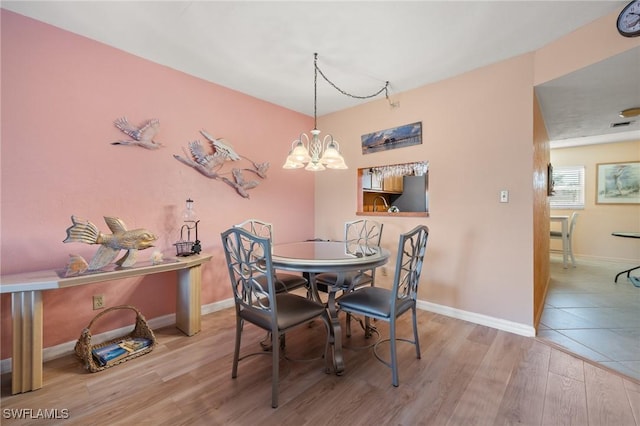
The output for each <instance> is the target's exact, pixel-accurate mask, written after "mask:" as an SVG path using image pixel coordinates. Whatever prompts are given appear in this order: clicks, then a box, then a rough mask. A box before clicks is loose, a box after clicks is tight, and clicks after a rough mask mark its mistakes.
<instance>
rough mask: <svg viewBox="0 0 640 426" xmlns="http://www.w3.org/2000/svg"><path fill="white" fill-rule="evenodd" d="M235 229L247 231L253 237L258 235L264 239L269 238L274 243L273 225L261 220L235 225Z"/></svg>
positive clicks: (250, 220) (246, 221)
mask: <svg viewBox="0 0 640 426" xmlns="http://www.w3.org/2000/svg"><path fill="white" fill-rule="evenodd" d="M233 227H234V228H242V229H246V230H247V231H249V232H251V233H252V234H253V235H257V236H259V237H262V238H269V239H270V240H272V241H273V225H272V224H270V223H267V222H263V221H261V220H259V219H248V220H245V221H244V222H242V223H239V224H237V225H233Z"/></svg>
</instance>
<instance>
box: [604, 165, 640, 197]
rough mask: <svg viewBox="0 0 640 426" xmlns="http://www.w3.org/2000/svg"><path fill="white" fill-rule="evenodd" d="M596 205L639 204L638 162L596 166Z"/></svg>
mask: <svg viewBox="0 0 640 426" xmlns="http://www.w3.org/2000/svg"><path fill="white" fill-rule="evenodd" d="M596 178H597V183H596V191H597V192H596V204H640V161H631V162H628V163H600V164H596Z"/></svg>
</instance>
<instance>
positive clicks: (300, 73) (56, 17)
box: [1, 0, 640, 138]
mask: <svg viewBox="0 0 640 426" xmlns="http://www.w3.org/2000/svg"><path fill="white" fill-rule="evenodd" d="M627 3H628V0H623V1H613V0H608V1H598V0H589V1H481V0H480V1H407V2H400V1H373V2H371V1H336V2H330V1H316V2H310V1H295V2H294V1H257V2H249V1H138V2H133V1H90V2H89V1H87V2H69V1H2V3H1V6H2V8H5V9H8V10H11V11H14V12H17V13H20V14H23V15H26V16H29V17H32V18H34V19H37V20H40V21H43V22H46V23H49V24H52V25H55V26H57V27H60V28H63V29H65V30H68V31H71V32H74V33H77V34H80V35H83V36H86V37H88V38H91V39H94V40H97V41H100V42H102V43H105V44H107V45H110V46H113V47H116V48H118V49H121V50H124V51H126V52H129V53H132V54H134V55H137V56H140V57H143V58H146V59H149V60H151V61H153V62H156V63H159V64H163V65H166V66H169V67H171V68H174V69H176V70H180V71H183V72H185V73H188V74H191V75H194V76H196V77H199V78H202V79H205V80H208V81H212V82H214V83H217V84H220V85H222V86H226V87H229V88H231V89H234V90H237V91H240V92H243V93H246V94H249V95H251V96H254V97H257V98H260V99H263V100H266V101H269V102H272V103H274V104H277V105H281V106H283V107H286V108H289V109H292V110H295V111H299V112H301V113H304V114H308V115H313V53H314V52H318V54H319V60H318V65H319V67H320V68H321V69H322V70H323V71H324V73H325V74H326V75H327V77H328V78H329V79H331V80H332V81H333V82H334V83H335V84H336V85H337V86H338V87H340V88H342V89H343V90H345V91H347V92H348V93H350V94H353V95H368V94H371V93H374V92H376V91H377V90H378V89H379V88H380V87H382V86H383V85H384V82H385V81H389V82H390V92H389V94H390V97H391V100H392V101H393V96H394V93H399V92H403V91H406V90H409V89H413V88H416V87H419V86H422V85H425V84H428V83H432V82H436V81H439V80H442V79H445V78H448V77H451V76H454V75H458V74H461V73H464V72H466V71H469V70H472V69H475V68H478V67H481V66H484V65H488V64H491V63H494V62H498V61H501V60H503V59H506V58H510V57H513V56H516V55H519V54H523V53H526V52H530V51H533V50H536V49H538V48H540V47H542V46H544V45H546V44H547V43H549V42H551V41H553V40H556V39H558V38H560V37H562V36H563V35H565V34H568V33H570V32H571V31H573V30H575V29H577V28H579V27H581V26H583V25H586V24H588V23H589V22H592V21H594V20H595V19H598V18H600V17H601V16H604V15H607V14H609V13H612V12H615V11H620V10H622V8H623V7H624V6H625V5H626V4H627ZM638 55H639V53H638V51H636V52H635V53H632V54H630V55H629V56H634V57H632V58H624V59H621V61H631V63H632V66H634V67H635V69H634V68H632V69H631V71H633V70H639V68H638V58H639V56H638ZM612 70H613V72H616V74H615V75H616V76H615V78H614V80H615V83H616V86H620V85H621V84H620V82H621V80H622V79H624V78H626V81H627V82H628V83H627V84H629V81H631V84H634V83H635V89H636V90H635V91H633V90H630V91H629V92H630V93H628V95H629V96H625V100H626V101H629V102H632V101H633V100H634V98H635V101H637V102H635V104H633V105H626V104H625V106H624V108H628V107H631V106H639V105H640V95H639V94H638V87H639V86H638V77H637V76H638V75H640V72H635V74H630V73H629V72H627V73H626V74H627V75H626V76H622V75H621V74H624V73H622V72H620V71H622V70H628V66H622V67H620V66H619V65H617V66H614V67H613V68H611V69H608V70H606V69H605V68H604V66H603V68H600V69H598V70H596V71H594V72H593V73H595V74H593V73H591V72H588V71H585V72H584V73H582V74H581V73H580V72H576V73H574V74H576V76H575V80H573V78H574V76H567V77H565V78H564V79H562V80H559V81H558V82H555V83H552V82H550V83H547V84H545V85H544V88H543V90H541V91H540V92H539V93H540V94H541V96H542V101H541V104H542V106H543V114H544V115H545V119H546V120H549V122H550V123H551V124H550V126H551V128H550V129H548V130H549V132H550V134H552V135H557V136H558V137H561V138H575V137H583V136H590V134H593V133H594V132H601V131H602V129H596V128H595V126H593V124H594V123H595V122H596V121H598V120H599V118H598V117H599V116H600V115H603V114H604V113H603V112H602V111H601V112H596V109H595V105H593V106H594V108H593V109H592V108H590V106H591V104H595V103H596V102H593V101H591V100H589V101H588V102H585V96H587V95H586V94H583V93H581V92H579V90H578V89H577V88H576V90H578V91H577V92H576V90H574V91H569V90H564V89H566V88H567V87H569V86H572V85H573V84H574V82H575V81H578V82H579V84H581V85H584V84H587V85H589V84H592V83H593V82H592V81H591V79H592V77H594V75H596V76H597V77H598V79H597V83H598V84H600V85H601V87H600V88H599V89H596V88H595V87H592V89H590V90H591V91H593V92H594V93H595V92H596V91H597V96H598V97H597V100H599V101H603V102H600V104H601V106H602V108H600V110H602V109H604V107H605V106H606V107H607V108H606V109H607V114H608V115H607V118H606V120H608V122H607V127H608V124H609V122H610V120H611V117H610V114H609V113H610V111H611V109H612V108H613V110H614V112H616V113H617V112H618V110H619V109H620V108H621V106H618V104H620V102H616V101H615V100H616V99H617V97H616V96H612V95H611V92H610V91H609V90H610V89H608V88H606V87H605V86H606V85H607V84H608V83H611V82H610V81H606V79H603V78H602V75H606V74H602V73H603V72H604V73H610V72H612ZM629 75H631V76H629ZM318 78H319V80H318V115H323V114H327V113H329V112H334V111H338V110H341V109H344V108H348V107H351V106H354V105H357V104H359V103H362V102H364V101H362V100H357V99H353V98H351V97H347V96H344V95H342V94H340V93H338V92H337V91H336V90H335V89H334V88H332V87H331V86H329V84H327V83H326V82H325V81H323V80H322V78H321V77H320V76H319V77H318ZM556 85H557V86H556ZM558 87H559V88H560V89H561V90H556V89H558ZM628 87H629V86H627V88H628ZM620 89H622V90H623V91H624V89H625V88H624V87H622V88H620ZM576 101H578V103H576ZM604 101H606V102H604ZM624 108H622V109H624ZM567 111H570V112H571V113H572V114H564V115H563V114H562V113H563V112H567ZM596 115H597V116H598V117H596ZM580 117H588V118H589V120H588V122H589V123H591V124H590V125H588V124H585V123H584V122H581V121H580ZM603 118H604V117H603ZM619 130H620V129H615V131H619ZM627 130H628V129H622V130H621V131H627Z"/></svg>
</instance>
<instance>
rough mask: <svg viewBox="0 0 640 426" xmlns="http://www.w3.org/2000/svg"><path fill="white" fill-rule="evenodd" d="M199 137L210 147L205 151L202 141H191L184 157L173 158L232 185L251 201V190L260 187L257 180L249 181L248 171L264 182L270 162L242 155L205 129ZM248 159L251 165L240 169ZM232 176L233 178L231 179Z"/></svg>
mask: <svg viewBox="0 0 640 426" xmlns="http://www.w3.org/2000/svg"><path fill="white" fill-rule="evenodd" d="M200 134H201V135H202V136H204V138H205V139H206V140H207V141H208V142H209V145H210V147H209V148H205V147H204V146H203V145H202V143H201V142H200V141H199V140H195V141H191V142H189V151H188V152H187V150H184V149H183V150H184V152H185V154H186V155H185V156H184V157H181V156H180V155H174V156H173V157H174V158H175V159H176V160H178V161H180V162H181V163H184V164H186V165H187V166H190V167H193V168H194V169H195V170H197V171H198V172H200V173H201V174H202V175H204V176H206V177H208V178H210V179H215V180H220V181H222V182H224V183H226V184H227V185H229V186H231V187H232V188H234V189H235V190H236V192H237V193H238V194H239V195H240V196H242V197H244V198H249V193H248V192H247V191H249V190H250V189H253V188H255V187H256V186H258V185H259V184H260V182H259V181H257V180H248V179H247V178H246V177H245V172H249V173H252V174H255V175H257V176H258V177H259V178H261V179H266V177H267V170H268V169H269V163H268V162H263V163H256V162H254V161H252V160H250V159H248V158H247V157H245V156H243V155H239V154H238V153H236V152H235V151H234V149H233V147H231V145H230V144H229V142H227V141H226V140H224V139H222V138H218V139H216V138H214V137H213V136H211V135H210V134H209V133H207V131H206V130H200ZM242 160H246V161H247V162H248V163H249V164H248V166H247V167H240V165H241V164H242V163H241V161H242ZM228 163H231V164H237V166H236V167H232V168H231V171H230V172H229V171H228V167H227V168H226V170H225V166H226V165H227V164H228ZM228 176H231V177H228Z"/></svg>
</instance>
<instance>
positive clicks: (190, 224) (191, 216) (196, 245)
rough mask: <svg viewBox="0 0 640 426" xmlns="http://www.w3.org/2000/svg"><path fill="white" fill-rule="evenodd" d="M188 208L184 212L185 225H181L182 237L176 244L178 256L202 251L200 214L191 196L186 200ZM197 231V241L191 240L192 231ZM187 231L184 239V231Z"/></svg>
mask: <svg viewBox="0 0 640 426" xmlns="http://www.w3.org/2000/svg"><path fill="white" fill-rule="evenodd" d="M186 203H187V204H186V208H185V210H184V211H183V212H182V220H183V221H184V225H182V227H180V239H179V240H178V241H177V242H176V243H175V244H174V246H176V252H177V253H176V254H177V255H178V256H191V255H192V254H199V253H200V252H201V251H202V246H201V245H200V240H199V239H198V223H199V222H200V220H198V216H197V214H196V212H195V210H194V209H193V200H192V199H191V198H189V199H188V200H187V201H186ZM192 230H193V231H195V241H192V240H191V231H192ZM185 231H186V233H187V239H186V240H185V239H184V233H185Z"/></svg>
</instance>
